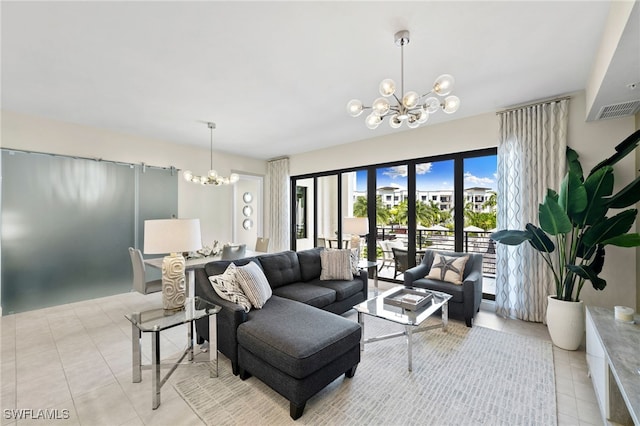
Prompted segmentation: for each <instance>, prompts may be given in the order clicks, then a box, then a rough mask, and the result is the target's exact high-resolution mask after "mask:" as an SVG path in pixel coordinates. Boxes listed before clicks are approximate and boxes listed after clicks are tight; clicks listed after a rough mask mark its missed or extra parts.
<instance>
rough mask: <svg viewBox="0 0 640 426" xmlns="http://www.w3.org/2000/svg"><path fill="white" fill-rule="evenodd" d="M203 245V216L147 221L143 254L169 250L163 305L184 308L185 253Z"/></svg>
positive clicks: (164, 263) (163, 275)
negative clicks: (201, 223) (201, 224)
mask: <svg viewBox="0 0 640 426" xmlns="http://www.w3.org/2000/svg"><path fill="white" fill-rule="evenodd" d="M201 248H202V238H201V236H200V219H158V220H145V221H144V253H145V254H163V253H170V254H169V255H168V256H165V258H164V259H163V260H162V307H163V308H164V309H165V310H168V311H177V310H180V309H182V308H184V302H185V300H186V294H185V290H186V284H185V275H184V269H185V268H184V257H182V253H183V252H186V251H195V250H199V249H201Z"/></svg>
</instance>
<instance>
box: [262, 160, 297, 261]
mask: <svg viewBox="0 0 640 426" xmlns="http://www.w3.org/2000/svg"><path fill="white" fill-rule="evenodd" d="M267 181H268V182H269V194H270V195H269V233H270V234H269V235H270V245H271V248H272V251H274V252H277V251H282V250H289V248H290V245H291V239H290V226H291V222H290V220H291V218H290V212H289V207H290V206H289V204H290V203H291V199H290V196H289V159H288V158H281V159H278V160H272V161H269V162H268V163H267Z"/></svg>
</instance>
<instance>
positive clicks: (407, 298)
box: [384, 288, 433, 311]
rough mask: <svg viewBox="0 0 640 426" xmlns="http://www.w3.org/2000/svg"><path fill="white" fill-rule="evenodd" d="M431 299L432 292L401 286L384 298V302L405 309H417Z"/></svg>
mask: <svg viewBox="0 0 640 426" xmlns="http://www.w3.org/2000/svg"><path fill="white" fill-rule="evenodd" d="M432 299H433V294H431V293H427V294H425V293H424V292H421V291H417V290H414V289H412V288H401V289H398V291H397V292H395V293H393V294H391V295H389V296H387V297H385V298H384V303H386V304H388V305H392V306H399V307H401V308H403V309H406V310H407V311H417V310H418V309H420V308H421V307H423V306H424V305H426V304H427V303H429V302H430V301H431V300H432Z"/></svg>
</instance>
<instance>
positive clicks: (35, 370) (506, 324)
mask: <svg viewBox="0 0 640 426" xmlns="http://www.w3.org/2000/svg"><path fill="white" fill-rule="evenodd" d="M370 284H372V283H370ZM388 285H389V284H388V283H382V282H381V283H380V286H381V288H385V287H386V286H388ZM371 287H373V286H372V285H371ZM160 304H161V298H160V294H152V295H148V296H143V295H140V294H138V293H126V294H120V295H116V296H110V297H105V298H101V299H95V300H89V301H83V302H78V303H73V304H68V305H62V306H56V307H51V308H46V309H41V310H37V311H31V312H25V313H20V314H16V315H10V316H5V317H2V319H1V330H2V331H1V333H2V335H1V339H0V340H1V343H2V345H1V346H2V347H1V349H0V351H1V352H0V353H1V357H2V362H1V367H2V368H1V372H0V382H1V384H2V392H1V400H0V407H1V408H2V425H16V424H19V425H27V424H47V423H55V424H56V425H103V424H104V425H123V426H124V425H127V426H129V425H131V426H133V425H177V424H179V425H200V424H202V422H201V421H200V419H199V418H198V417H197V416H196V415H195V414H194V413H193V411H192V410H191V408H190V407H189V406H188V405H187V404H186V403H185V402H184V401H183V400H182V398H181V397H180V396H179V395H178V394H177V393H176V392H175V390H174V389H173V386H172V385H171V383H174V382H176V381H179V380H181V379H183V378H185V377H189V375H190V374H193V371H194V369H190V368H189V367H180V368H178V369H177V370H176V372H175V373H174V375H173V376H172V378H171V379H170V381H169V383H167V384H165V385H164V386H163V387H162V404H161V405H160V407H159V408H158V409H157V410H152V409H151V380H150V371H149V370H143V380H142V383H132V382H131V324H130V323H129V321H127V320H126V319H125V318H124V315H125V314H127V313H131V312H134V311H141V310H145V309H151V308H155V307H157V306H160ZM475 325H477V326H482V327H488V328H492V329H496V330H499V331H504V332H507V333H517V334H523V335H528V336H533V337H536V338H540V339H547V340H548V339H549V335H548V333H547V329H546V327H545V326H544V325H542V324H533V323H527V322H523V321H518V320H513V319H504V318H501V317H498V316H497V315H496V314H495V313H493V312H492V306H491V305H490V304H486V306H485V304H484V303H483V307H482V309H481V311H480V312H479V313H478V314H477V317H476V322H475ZM162 336H163V337H162V342H161V353H162V354H163V357H164V354H176V353H178V352H180V350H182V349H183V348H184V347H186V330H185V328H184V327H176V328H173V329H171V330H167V331H164V332H163V334H162ZM142 348H143V362H145V363H148V362H149V358H150V357H149V353H150V339H149V336H148V334H147V333H143V347H142ZM553 355H554V361H555V374H556V396H557V402H558V424H559V425H599V424H602V420H601V417H600V414H599V411H598V407H597V403H596V400H595V394H594V391H593V387H592V386H591V382H590V379H589V377H588V376H587V366H586V362H585V353H584V350H578V351H575V352H569V351H564V350H561V349H557V348H555V347H554V349H553ZM164 371H166V370H163V372H164ZM11 409H32V410H34V414H35V410H38V409H55V410H58V412H57V413H55V412H54V414H57V415H58V417H67V416H66V415H65V414H66V413H67V412H65V411H63V410H68V418H67V419H61V420H55V421H49V422H47V421H42V420H34V419H31V420H19V421H16V420H15V419H14V418H12V416H11V411H7V410H11Z"/></svg>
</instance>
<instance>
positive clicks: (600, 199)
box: [576, 166, 613, 225]
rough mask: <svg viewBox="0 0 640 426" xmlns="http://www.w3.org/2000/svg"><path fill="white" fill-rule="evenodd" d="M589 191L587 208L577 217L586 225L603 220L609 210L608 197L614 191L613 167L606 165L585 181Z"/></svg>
mask: <svg viewBox="0 0 640 426" xmlns="http://www.w3.org/2000/svg"><path fill="white" fill-rule="evenodd" d="M584 188H585V189H586V191H587V208H586V209H585V210H584V211H583V212H582V213H579V214H578V215H577V217H576V220H577V221H578V222H581V223H583V224H584V225H593V224H596V223H599V222H602V221H603V220H604V218H605V216H606V214H607V210H609V206H608V204H607V202H608V200H607V199H605V198H604V197H608V196H609V195H611V193H612V192H613V168H612V167H609V166H606V167H603V168H601V169H600V170H598V171H597V172H595V173H594V174H592V175H589V177H588V178H587V179H586V180H585V181H584Z"/></svg>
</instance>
